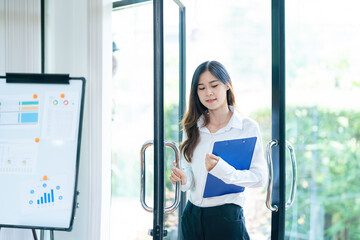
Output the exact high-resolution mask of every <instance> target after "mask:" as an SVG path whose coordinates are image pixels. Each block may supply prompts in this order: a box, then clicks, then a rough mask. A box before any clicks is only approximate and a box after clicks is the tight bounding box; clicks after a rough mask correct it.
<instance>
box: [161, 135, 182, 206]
mask: <svg viewBox="0 0 360 240" xmlns="http://www.w3.org/2000/svg"><path fill="white" fill-rule="evenodd" d="M165 146H169V147H171V148H172V149H173V150H174V152H175V161H176V166H177V167H179V168H180V161H179V159H180V151H179V148H178V146H177V145H176V143H174V142H171V141H165ZM180 183H181V182H180V181H179V182H176V184H175V199H174V203H173V204H172V205H171V206H170V207H165V209H164V212H165V213H172V212H174V211H175V210H176V209H177V208H178V206H179V203H180Z"/></svg>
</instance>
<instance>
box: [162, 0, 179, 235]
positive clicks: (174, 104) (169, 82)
mask: <svg viewBox="0 0 360 240" xmlns="http://www.w3.org/2000/svg"><path fill="white" fill-rule="evenodd" d="M164 84H165V85H164V109H165V116H164V122H165V139H166V140H168V141H172V142H174V143H176V144H177V145H178V146H179V131H180V128H179V7H178V5H177V4H176V3H175V2H174V1H173V0H165V1H164ZM165 150H166V151H165V204H166V207H170V206H171V205H172V204H173V202H174V201H175V199H174V198H175V187H174V186H173V184H172V183H171V181H170V179H169V176H170V174H171V168H172V167H173V162H174V161H175V153H174V151H173V150H172V149H171V148H170V147H166V149H165ZM178 212H179V211H178V210H176V211H175V212H173V213H171V214H165V216H164V219H165V226H164V229H166V230H167V231H168V235H167V238H166V239H169V240H176V239H177V237H178Z"/></svg>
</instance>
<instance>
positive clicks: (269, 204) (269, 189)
mask: <svg viewBox="0 0 360 240" xmlns="http://www.w3.org/2000/svg"><path fill="white" fill-rule="evenodd" d="M277 145H279V141H278V140H271V141H270V142H269V143H268V144H267V145H266V160H267V164H268V170H269V181H268V186H267V195H266V207H267V208H268V209H269V210H270V211H272V212H274V211H275V212H277V211H278V209H279V207H278V206H277V205H273V204H272V190H273V181H274V176H273V171H274V170H273V164H272V155H271V149H272V147H273V146H277Z"/></svg>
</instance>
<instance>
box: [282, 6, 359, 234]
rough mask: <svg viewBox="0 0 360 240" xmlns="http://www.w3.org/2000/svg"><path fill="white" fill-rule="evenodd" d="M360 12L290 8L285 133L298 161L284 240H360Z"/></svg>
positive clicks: (337, 8) (350, 8)
mask: <svg viewBox="0 0 360 240" xmlns="http://www.w3.org/2000/svg"><path fill="white" fill-rule="evenodd" d="M359 7H360V4H359V3H358V1H355V0H346V1H342V2H341V4H339V2H338V1H333V0H332V1H324V0H322V1H311V0H301V1H300V0H294V1H287V2H286V57H287V59H286V78H287V83H286V84H287V88H286V96H287V98H286V102H287V110H286V111H287V115H286V123H287V124H286V129H287V131H286V134H287V139H288V140H289V141H290V142H291V143H292V144H293V146H294V148H295V151H296V157H297V163H298V188H297V194H296V199H295V203H294V205H293V207H292V208H291V209H289V210H288V211H287V212H286V239H316V240H318V239H333V240H340V239H341V240H346V239H360V218H359V215H360V202H359V195H360V194H359V192H360V185H359V181H358V173H359V170H360V161H359V159H360V110H359V100H360V97H359V96H360V81H359V75H360V56H359V54H358V53H359V50H360V45H359V42H360V19H359V18H358V11H357V9H359ZM325 9H326V10H325ZM287 164H288V167H287V168H288V169H289V168H290V167H289V165H290V163H289V162H288V163H287ZM290 177H291V174H288V179H287V185H289V183H290Z"/></svg>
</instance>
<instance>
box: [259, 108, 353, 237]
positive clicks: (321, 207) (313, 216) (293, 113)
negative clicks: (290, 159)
mask: <svg viewBox="0 0 360 240" xmlns="http://www.w3.org/2000/svg"><path fill="white" fill-rule="evenodd" d="M267 114H268V113H267V112H266V111H259V112H257V113H256V114H255V117H254V118H255V119H257V120H258V119H266V116H268V115H267ZM259 123H260V126H261V129H266V128H267V125H268V123H267V121H265V122H264V121H259ZM286 138H287V140H289V141H290V142H291V143H292V144H293V146H294V148H295V151H296V159H297V165H298V187H297V195H296V200H295V203H294V205H293V207H292V208H290V209H289V210H288V211H287V214H286V232H291V231H292V232H293V234H292V235H294V234H295V236H297V237H294V238H292V239H309V238H310V235H311V234H312V236H315V239H323V238H324V239H335V240H338V239H339V240H340V239H360V218H359V216H360V185H359V180H358V173H359V170H360V161H359V160H360V112H354V111H349V110H342V111H332V110H330V109H320V108H317V107H289V108H288V109H287V115H286ZM287 164H288V163H287ZM288 165H290V164H288ZM288 168H289V167H288ZM289 184H290V181H287V185H289ZM319 224H320V225H321V224H322V225H323V226H319ZM319 228H320V229H321V230H319ZM294 232H295V233H294ZM300 236H302V237H300Z"/></svg>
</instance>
